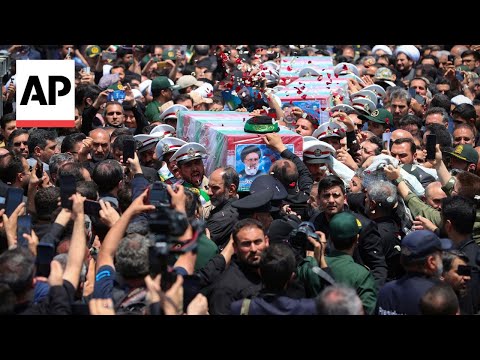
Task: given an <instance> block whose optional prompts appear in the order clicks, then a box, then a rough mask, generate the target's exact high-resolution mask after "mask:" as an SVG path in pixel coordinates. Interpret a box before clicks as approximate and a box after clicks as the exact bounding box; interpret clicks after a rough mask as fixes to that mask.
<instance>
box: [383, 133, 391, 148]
mask: <svg viewBox="0 0 480 360" xmlns="http://www.w3.org/2000/svg"><path fill="white" fill-rule="evenodd" d="M391 137H392V133H391V132H384V133H383V134H382V142H383V148H384V149H385V150H389V149H390V138H391Z"/></svg>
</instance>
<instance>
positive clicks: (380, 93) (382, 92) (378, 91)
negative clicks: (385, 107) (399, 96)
mask: <svg viewBox="0 0 480 360" xmlns="http://www.w3.org/2000/svg"><path fill="white" fill-rule="evenodd" d="M363 90H370V91H373V92H374V93H375V94H376V95H377V96H378V97H380V98H381V99H383V98H384V97H385V95H386V94H387V93H386V92H385V89H384V88H383V87H381V86H380V85H377V84H373V85H368V86H365V87H364V88H363Z"/></svg>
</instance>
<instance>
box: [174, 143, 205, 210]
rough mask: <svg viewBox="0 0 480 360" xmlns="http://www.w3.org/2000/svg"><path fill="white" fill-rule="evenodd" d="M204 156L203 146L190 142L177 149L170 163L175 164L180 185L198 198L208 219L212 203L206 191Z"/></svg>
mask: <svg viewBox="0 0 480 360" xmlns="http://www.w3.org/2000/svg"><path fill="white" fill-rule="evenodd" d="M206 156H207V150H206V149H205V147H203V145H201V144H198V143H195V142H190V143H186V144H185V145H183V146H182V147H181V148H180V149H178V150H177V151H176V152H175V154H173V156H172V157H171V158H170V161H176V162H177V166H178V171H179V173H180V176H181V177H182V179H183V180H182V181H181V182H182V185H183V186H185V187H186V188H188V189H190V190H192V191H193V192H194V193H196V194H197V195H198V196H200V201H201V203H202V206H203V211H204V215H205V217H208V215H209V214H210V210H211V207H212V203H211V202H210V197H209V196H208V194H207V191H206V187H207V185H208V179H207V178H206V177H205V167H204V165H203V160H202V159H204V158H205V157H206Z"/></svg>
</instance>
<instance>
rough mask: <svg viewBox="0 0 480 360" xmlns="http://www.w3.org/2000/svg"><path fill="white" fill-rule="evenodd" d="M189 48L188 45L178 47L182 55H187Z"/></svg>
mask: <svg viewBox="0 0 480 360" xmlns="http://www.w3.org/2000/svg"><path fill="white" fill-rule="evenodd" d="M187 47H188V46H187V45H180V46H179V47H178V50H180V53H181V54H182V55H185V53H186V52H187Z"/></svg>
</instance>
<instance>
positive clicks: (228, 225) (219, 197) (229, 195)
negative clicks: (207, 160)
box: [207, 166, 239, 248]
mask: <svg viewBox="0 0 480 360" xmlns="http://www.w3.org/2000/svg"><path fill="white" fill-rule="evenodd" d="M238 184H239V178H238V174H237V172H236V171H235V169H234V168H232V167H230V166H229V167H226V168H219V169H216V170H215V171H214V172H212V174H211V175H210V179H209V182H208V196H210V201H211V202H212V205H213V206H215V208H214V209H213V210H212V211H211V213H210V216H209V218H208V220H207V228H208V230H209V231H210V239H212V241H213V242H215V243H216V244H217V245H218V246H219V247H220V248H223V247H224V246H225V244H226V243H227V242H228V240H229V239H230V234H231V232H232V229H233V226H234V225H235V223H236V222H237V221H238V211H237V209H236V208H234V207H233V206H232V202H233V201H235V200H236V199H237V189H238Z"/></svg>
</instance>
